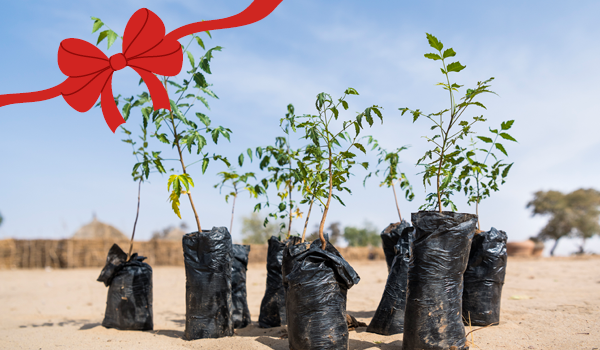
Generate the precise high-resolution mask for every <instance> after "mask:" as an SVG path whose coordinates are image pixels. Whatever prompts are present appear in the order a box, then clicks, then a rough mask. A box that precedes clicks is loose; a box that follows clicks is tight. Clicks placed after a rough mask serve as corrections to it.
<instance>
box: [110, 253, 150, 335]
mask: <svg viewBox="0 0 600 350" xmlns="http://www.w3.org/2000/svg"><path fill="white" fill-rule="evenodd" d="M144 259H146V258H145V257H143V256H138V255H137V253H134V254H133V255H132V256H131V258H130V259H129V261H127V254H126V253H125V252H124V251H123V250H122V249H121V248H120V247H119V246H118V245H116V244H113V246H112V247H111V248H110V250H109V251H108V256H107V257H106V265H105V266H104V269H102V272H101V273H100V276H99V277H98V281H99V282H104V285H105V286H107V287H109V288H108V296H107V298H106V312H105V313H104V320H103V321H102V326H104V327H106V328H116V329H121V330H141V331H145V330H151V329H153V327H154V325H153V321H152V268H151V267H150V265H148V264H146V263H145V262H143V260H144Z"/></svg>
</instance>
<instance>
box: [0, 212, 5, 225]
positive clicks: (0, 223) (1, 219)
mask: <svg viewBox="0 0 600 350" xmlns="http://www.w3.org/2000/svg"><path fill="white" fill-rule="evenodd" d="M3 220H4V218H3V217H2V214H0V226H2V221H3Z"/></svg>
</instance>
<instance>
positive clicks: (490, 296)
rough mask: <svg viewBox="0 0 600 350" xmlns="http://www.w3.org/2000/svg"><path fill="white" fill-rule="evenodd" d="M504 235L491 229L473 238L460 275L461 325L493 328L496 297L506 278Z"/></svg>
mask: <svg viewBox="0 0 600 350" xmlns="http://www.w3.org/2000/svg"><path fill="white" fill-rule="evenodd" d="M506 240H507V236H506V232H504V231H499V230H496V229H495V228H493V227H492V229H491V230H489V231H487V232H481V233H479V234H477V235H475V237H473V243H472V244H471V253H470V254H469V263H468V265H467V270H466V271H465V274H464V283H465V286H464V290H463V305H462V310H463V316H464V321H465V324H468V323H469V321H470V322H471V325H473V326H487V325H492V324H493V325H497V324H498V323H499V322H500V296H501V294H502V286H503V285H504V276H505V274H506V260H507V255H506Z"/></svg>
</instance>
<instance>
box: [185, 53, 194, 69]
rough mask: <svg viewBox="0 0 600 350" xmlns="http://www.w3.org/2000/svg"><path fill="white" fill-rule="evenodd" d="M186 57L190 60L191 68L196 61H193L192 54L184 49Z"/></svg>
mask: <svg viewBox="0 0 600 350" xmlns="http://www.w3.org/2000/svg"><path fill="white" fill-rule="evenodd" d="M186 53H187V56H188V59H189V60H190V64H191V65H192V68H194V67H195V66H196V61H194V55H192V53H191V52H189V51H186Z"/></svg>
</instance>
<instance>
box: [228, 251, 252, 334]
mask: <svg viewBox="0 0 600 350" xmlns="http://www.w3.org/2000/svg"><path fill="white" fill-rule="evenodd" d="M248 253H250V246H249V245H240V244H234V245H233V267H232V270H231V293H232V296H231V298H232V300H233V314H232V317H233V328H244V327H246V326H247V325H249V324H250V322H251V321H250V310H249V309H248V300H247V292H246V270H248Z"/></svg>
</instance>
